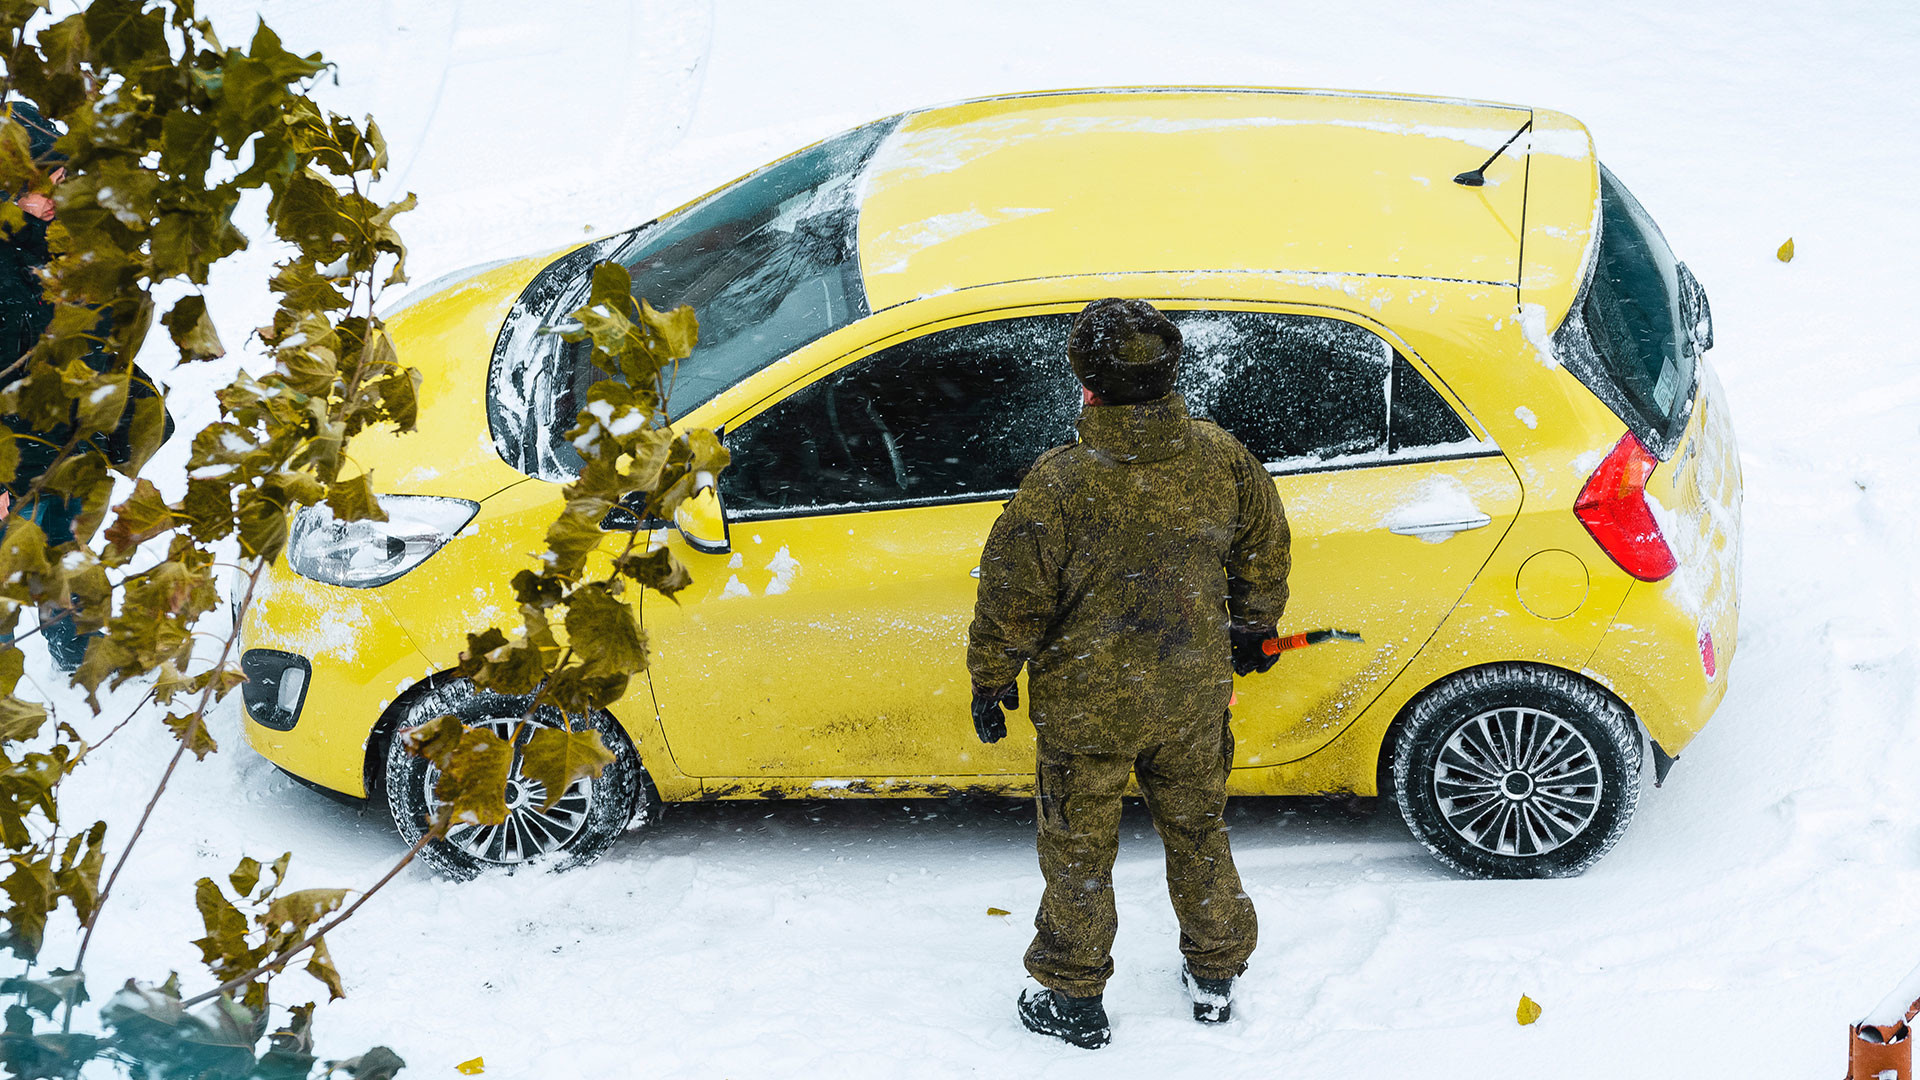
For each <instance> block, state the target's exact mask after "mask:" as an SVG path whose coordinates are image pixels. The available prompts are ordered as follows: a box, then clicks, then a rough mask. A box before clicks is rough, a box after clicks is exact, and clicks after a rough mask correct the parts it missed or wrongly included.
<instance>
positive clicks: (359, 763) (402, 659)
mask: <svg viewBox="0 0 1920 1080" xmlns="http://www.w3.org/2000/svg"><path fill="white" fill-rule="evenodd" d="M240 643H241V647H242V649H243V652H242V654H241V656H242V660H241V664H242V670H243V671H246V672H247V674H248V676H249V678H250V679H251V678H252V677H253V670H248V668H247V664H248V660H249V659H252V661H253V664H254V668H255V669H257V670H260V671H261V672H262V673H263V674H266V675H269V676H270V677H271V679H272V685H271V693H269V692H268V686H267V685H266V680H262V683H261V684H260V685H253V684H250V685H249V688H248V689H247V690H244V691H243V692H242V695H241V700H242V706H243V712H244V713H245V717H246V719H245V721H244V722H243V723H242V725H241V727H242V729H243V730H244V732H245V734H246V739H247V743H248V744H249V745H250V746H252V747H253V748H254V749H255V750H257V751H259V753H260V754H261V756H262V757H265V758H266V759H267V760H268V761H271V762H273V763H274V764H275V765H277V766H279V767H280V768H281V769H283V770H285V771H287V772H289V773H292V774H293V775H294V776H296V777H299V778H300V779H302V780H306V781H309V782H311V783H314V784H317V785H319V786H320V787H323V788H327V789H329V790H332V791H337V792H340V793H342V794H346V795H353V796H357V797H364V796H365V795H366V793H367V786H366V759H367V743H368V740H369V738H370V736H371V735H372V734H373V729H374V726H375V725H376V724H377V723H379V720H380V717H381V714H382V713H384V712H385V710H386V708H387V706H388V705H389V704H391V703H392V701H393V699H394V698H395V697H396V696H397V695H398V694H399V692H400V690H401V689H402V688H404V687H405V686H407V685H409V684H410V683H411V682H412V681H414V680H418V679H420V678H423V677H425V676H426V675H428V674H430V673H431V672H432V670H433V667H432V664H431V663H429V661H428V660H427V658H426V656H424V655H422V654H421V652H420V650H419V649H418V648H417V647H416V646H415V645H414V643H413V639H412V638H411V637H409V636H408V634H407V632H406V630H405V629H403V628H402V627H401V625H400V624H399V622H398V621H396V620H395V619H394V618H393V616H392V614H391V613H390V612H389V611H388V610H387V607H386V604H385V603H384V602H382V601H381V599H380V596H379V594H378V592H377V591H376V590H370V589H343V588H337V587H335V586H331V585H322V584H320V583H319V582H315V581H309V580H307V579H306V578H302V577H300V576H298V575H296V574H294V573H293V572H292V571H291V570H288V569H287V567H286V565H285V563H284V562H281V563H276V564H275V565H274V566H273V567H271V568H270V569H268V570H267V572H266V574H265V575H263V576H262V578H261V581H260V584H259V586H258V587H257V588H256V589H255V593H254V600H253V604H252V606H251V609H250V610H249V611H248V613H247V621H246V625H245V626H244V627H243V628H242V630H241V634H240ZM288 658H291V659H288ZM302 664H304V666H305V676H304V678H302V679H301V680H300V681H301V683H302V685H301V686H300V688H299V692H298V694H293V693H291V692H287V686H288V682H289V680H288V678H287V675H286V673H287V672H288V671H290V670H297V669H298V668H299V667H300V665H302ZM283 699H285V700H283ZM288 706H292V707H291V708H288Z"/></svg>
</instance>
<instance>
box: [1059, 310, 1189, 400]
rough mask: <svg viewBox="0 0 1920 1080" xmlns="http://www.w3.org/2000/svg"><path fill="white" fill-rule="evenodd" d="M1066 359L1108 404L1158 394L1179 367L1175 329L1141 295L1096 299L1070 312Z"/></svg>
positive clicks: (1165, 392)
mask: <svg viewBox="0 0 1920 1080" xmlns="http://www.w3.org/2000/svg"><path fill="white" fill-rule="evenodd" d="M1067 363H1068V364H1070V365H1072V367H1073V373H1074V374H1075V375H1077V376H1079V378H1080V383H1081V385H1083V386H1085V387H1086V388H1087V389H1089V390H1091V391H1093V392H1094V393H1095V394H1097V395H1099V397H1100V400H1101V401H1103V402H1105V403H1106V404H1108V405H1134V404H1138V403H1139V402H1142V401H1152V400H1154V399H1155V398H1163V397H1166V396H1167V395H1168V394H1171V393H1173V381H1174V378H1175V377H1176V376H1177V375H1178V374H1179V372H1180V330H1179V328H1178V327H1176V326H1174V325H1173V323H1171V322H1169V321H1167V317H1166V316H1165V315H1162V314H1160V311H1159V309H1157V308H1155V307H1154V306H1153V305H1152V304H1149V303H1147V302H1146V301H1145V300H1121V299H1118V298H1115V297H1108V298H1107V299H1105V300H1095V301H1094V302H1093V303H1091V304H1088V305H1087V306H1086V307H1084V308H1082V309H1081V310H1080V314H1079V315H1077V316H1075V317H1074V320H1073V330H1072V332H1071V333H1069V334H1068V335H1067Z"/></svg>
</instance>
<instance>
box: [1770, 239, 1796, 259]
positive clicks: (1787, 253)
mask: <svg viewBox="0 0 1920 1080" xmlns="http://www.w3.org/2000/svg"><path fill="white" fill-rule="evenodd" d="M1774 254H1775V255H1776V256H1778V257H1779V259H1780V261H1781V262H1792V261H1793V237H1791V236H1789V237H1787V242H1786V243H1784V244H1781V245H1780V250H1779V251H1776V252H1774Z"/></svg>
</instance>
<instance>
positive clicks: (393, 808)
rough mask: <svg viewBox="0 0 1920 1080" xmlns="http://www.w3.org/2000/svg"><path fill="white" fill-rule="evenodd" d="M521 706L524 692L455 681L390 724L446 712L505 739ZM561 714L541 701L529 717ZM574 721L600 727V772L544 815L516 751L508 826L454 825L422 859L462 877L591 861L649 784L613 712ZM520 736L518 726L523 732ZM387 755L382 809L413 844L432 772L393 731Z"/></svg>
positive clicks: (638, 812)
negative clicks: (606, 755) (603, 758)
mask: <svg viewBox="0 0 1920 1080" xmlns="http://www.w3.org/2000/svg"><path fill="white" fill-rule="evenodd" d="M528 704H529V699H527V698H524V697H507V696H505V695H501V694H494V693H490V692H488V691H484V690H480V689H477V688H476V687H474V685H473V684H472V683H470V682H467V681H465V680H460V681H457V682H451V683H447V684H446V685H443V686H439V687H435V688H434V689H433V690H431V691H429V692H427V693H425V694H422V695H420V696H419V697H417V698H415V699H414V700H413V701H412V703H410V704H409V705H408V707H407V711H406V714H405V715H404V716H402V717H401V718H400V721H399V724H398V728H399V729H400V730H405V729H406V728H410V727H414V726H417V725H419V724H424V723H426V722H428V721H430V720H433V719H436V718H438V717H441V716H447V715H452V716H457V717H459V718H460V720H461V722H462V723H464V724H467V725H469V726H476V725H482V724H494V725H496V726H498V727H500V728H501V734H502V735H503V736H507V735H510V734H511V733H512V731H513V730H514V725H515V724H517V722H518V721H519V720H520V719H521V718H522V717H524V716H525V715H526V711H527V705H528ZM561 720H562V717H561V714H560V711H559V710H558V709H555V708H552V707H551V706H542V707H541V708H540V710H539V711H538V712H536V713H535V714H534V717H533V722H534V723H535V724H540V725H545V726H548V727H558V726H560V724H561ZM574 723H575V725H576V726H577V725H579V724H581V723H586V724H588V725H589V726H591V727H592V728H593V729H594V730H596V731H598V732H599V733H600V738H601V740H602V741H603V742H605V743H606V746H607V749H608V750H611V751H612V752H613V764H611V765H608V766H607V767H606V768H605V769H604V770H603V771H602V772H601V773H600V776H599V777H598V778H595V779H591V780H581V781H576V782H575V784H574V785H573V786H572V787H570V788H568V789H567V793H566V795H564V796H563V797H562V799H561V801H560V802H559V803H558V804H556V805H555V807H554V808H553V810H552V811H551V812H549V813H548V814H544V815H543V814H541V813H540V811H539V804H540V802H541V801H543V799H542V795H543V794H544V793H543V792H541V791H540V790H539V786H538V785H537V784H527V783H525V782H524V781H522V780H521V777H520V758H519V754H518V753H516V754H515V755H514V763H513V769H512V771H511V772H510V773H509V777H508V794H509V800H510V802H511V801H519V802H521V804H522V805H521V806H520V808H519V809H516V810H514V811H513V812H512V813H511V814H510V816H509V820H508V823H507V825H505V826H500V827H497V828H494V829H492V830H483V829H481V828H479V827H476V826H470V825H468V826H455V827H453V828H452V829H449V830H448V831H447V835H446V836H445V837H442V838H440V839H437V840H434V841H433V842H431V843H429V844H428V845H427V846H426V847H424V848H422V849H421V851H420V855H421V857H422V858H423V859H425V860H426V861H427V862H428V863H429V864H430V865H432V867H433V868H434V869H435V870H437V871H439V872H440V873H441V874H443V875H445V876H447V877H449V878H452V879H454V880H456V881H466V880H468V879H470V878H473V877H476V876H478V875H479V874H480V873H481V872H483V871H486V870H502V869H503V870H509V871H511V870H514V869H517V868H519V867H521V866H528V865H536V864H537V865H542V866H546V867H549V868H551V869H553V870H556V871H559V870H571V869H573V868H574V867H576V866H583V865H585V864H587V863H590V862H592V861H593V860H595V859H597V858H599V857H600V855H601V854H602V853H603V852H605V851H606V850H607V847H608V846H609V845H611V844H612V843H613V841H614V839H615V838H616V837H618V836H619V835H620V834H621V833H622V832H623V831H625V829H626V828H627V825H628V824H629V823H630V822H636V821H639V820H641V819H642V817H643V815H644V814H645V813H646V812H647V810H648V809H649V808H650V807H651V804H652V799H651V793H652V785H651V784H649V783H648V782H647V777H646V773H645V771H644V770H643V769H641V767H640V758H639V755H637V754H636V753H634V749H633V744H632V743H631V742H630V741H628V739H627V736H626V733H625V732H624V731H622V730H620V725H619V724H618V723H617V722H615V721H614V719H613V718H612V717H611V716H608V715H606V714H605V713H601V714H598V715H595V716H592V717H588V718H576V719H575V721H574ZM527 733H529V732H528V730H527V729H522V734H521V738H522V739H524V738H525V737H526V734H527ZM386 758H387V760H386V784H385V787H386V795H387V809H388V811H389V812H391V813H392V814H393V824H394V827H395V828H397V829H398V830H399V831H400V838H401V839H403V840H405V841H406V842H407V844H408V845H409V846H411V845H413V844H417V843H419V842H420V838H421V837H422V836H425V835H426V833H427V829H428V828H429V827H430V823H431V822H432V820H433V812H434V800H433V797H432V783H433V779H434V777H435V776H436V775H437V773H436V771H435V770H434V768H433V766H432V764H431V763H430V762H428V761H426V760H425V759H423V758H417V757H414V756H413V755H412V754H409V753H407V752H406V749H405V748H404V747H403V746H402V745H401V740H400V738H399V737H398V735H395V736H394V737H393V738H390V739H388V740H387V748H386ZM490 840H492V841H498V843H497V844H496V843H492V842H489V841H490ZM490 856H491V857H490Z"/></svg>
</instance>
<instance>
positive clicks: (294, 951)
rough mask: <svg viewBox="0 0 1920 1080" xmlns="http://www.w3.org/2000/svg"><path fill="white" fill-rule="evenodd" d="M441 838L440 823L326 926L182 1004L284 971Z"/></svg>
mask: <svg viewBox="0 0 1920 1080" xmlns="http://www.w3.org/2000/svg"><path fill="white" fill-rule="evenodd" d="M439 838H440V826H438V825H435V826H434V827H433V828H431V829H428V830H427V832H426V834H425V835H423V836H421V837H420V839H419V840H418V841H417V842H416V843H415V844H414V845H413V847H411V848H408V849H407V853H406V855H404V856H402V857H401V859H400V861H399V862H397V863H394V864H393V869H391V870H388V871H387V873H386V876H385V877H382V878H381V879H380V880H379V881H376V882H374V883H373V888H371V889H368V890H367V891H366V892H363V893H361V894H360V899H358V900H355V901H354V902H353V903H352V904H350V905H348V906H347V909H346V910H345V911H342V912H341V913H340V914H338V915H336V916H334V917H333V918H332V919H329V920H328V921H327V923H326V925H324V926H322V927H321V928H320V929H318V930H315V931H314V932H312V933H311V934H308V935H307V936H306V937H303V938H301V939H300V940H299V941H298V942H295V943H294V944H293V945H292V946H291V947H290V948H287V949H286V950H284V951H282V952H281V953H280V954H279V955H278V956H275V957H274V958H273V959H271V960H269V961H267V962H266V963H264V964H261V965H260V966H259V967H256V968H254V969H253V970H252V971H248V972H244V973H242V974H239V975H235V976H234V977H233V978H231V979H228V980H227V981H226V982H223V983H221V984H220V985H219V986H216V987H214V988H213V989H211V990H209V991H207V992H206V993H204V994H196V995H195V996H193V997H190V998H188V999H187V1000H185V1001H183V1002H181V1003H180V1007H181V1008H183V1009H191V1008H193V1007H194V1006H195V1005H198V1004H200V1003H201V1002H204V1001H212V1000H213V999H214V998H217V997H219V996H220V995H221V994H225V993H228V992H229V991H232V990H237V989H239V988H240V987H242V986H245V985H246V984H247V983H250V982H252V981H253V980H254V978H255V977H256V976H259V975H264V974H266V973H267V972H269V971H276V970H285V968H286V966H287V961H289V960H291V959H293V958H294V957H296V956H298V955H300V954H301V953H302V952H305V951H306V950H307V949H309V948H311V947H312V946H313V944H314V943H315V942H317V941H319V940H320V939H321V938H323V937H326V936H327V935H328V934H330V933H332V932H333V930H334V928H335V927H338V926H339V925H340V924H341V923H343V922H346V921H347V920H348V919H350V918H352V917H353V913H354V912H356V911H359V910H360V905H362V904H364V903H366V902H367V901H369V900H371V899H373V894H374V893H377V892H379V891H380V890H381V889H382V888H384V887H385V886H386V884H387V882H389V881H392V880H393V879H394V877H395V876H396V875H398V874H399V873H400V871H402V870H405V869H406V868H407V864H408V863H411V862H412V861H413V859H414V856H416V855H418V854H420V849H422V848H424V847H426V846H427V845H428V844H429V843H432V842H433V841H435V840H437V839H439Z"/></svg>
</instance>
